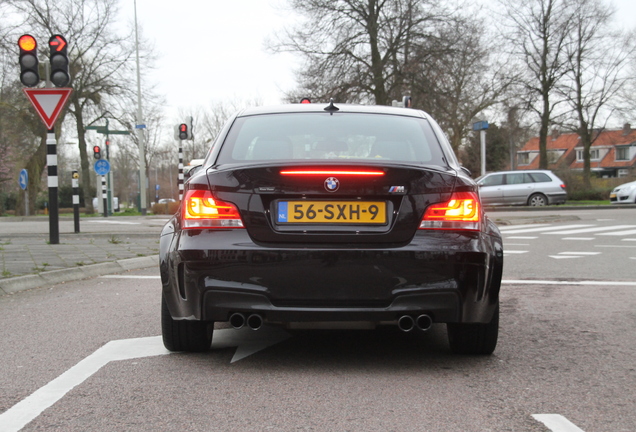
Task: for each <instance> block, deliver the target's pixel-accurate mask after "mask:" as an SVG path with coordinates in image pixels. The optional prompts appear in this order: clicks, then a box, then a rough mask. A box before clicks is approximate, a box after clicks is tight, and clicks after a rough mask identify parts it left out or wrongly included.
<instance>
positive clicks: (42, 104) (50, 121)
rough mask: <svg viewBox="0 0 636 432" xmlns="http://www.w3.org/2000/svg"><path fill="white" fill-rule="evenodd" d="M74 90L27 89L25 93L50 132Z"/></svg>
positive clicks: (62, 88) (63, 88)
mask: <svg viewBox="0 0 636 432" xmlns="http://www.w3.org/2000/svg"><path fill="white" fill-rule="evenodd" d="M72 91H73V89H72V88H66V87H61V88H41V89H32V88H25V89H24V93H26V95H27V97H28V98H29V100H30V101H31V103H32V104H33V107H34V108H35V110H36V111H37V112H38V114H39V115H40V118H41V119H42V121H43V122H44V124H45V125H46V128H47V129H48V130H51V129H53V126H55V122H56V121H57V118H58V116H59V115H60V113H61V112H62V109H63V108H64V105H66V101H68V97H69V96H70V95H71V92H72Z"/></svg>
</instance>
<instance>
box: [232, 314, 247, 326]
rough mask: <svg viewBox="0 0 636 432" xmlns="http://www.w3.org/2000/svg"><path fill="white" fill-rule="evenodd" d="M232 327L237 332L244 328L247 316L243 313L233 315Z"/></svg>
mask: <svg viewBox="0 0 636 432" xmlns="http://www.w3.org/2000/svg"><path fill="white" fill-rule="evenodd" d="M230 325H231V326H232V327H234V328H235V329H236V330H238V329H240V328H242V327H243V326H244V325H245V316H244V315H243V314H242V313H238V312H237V313H233V314H232V315H231V316H230Z"/></svg>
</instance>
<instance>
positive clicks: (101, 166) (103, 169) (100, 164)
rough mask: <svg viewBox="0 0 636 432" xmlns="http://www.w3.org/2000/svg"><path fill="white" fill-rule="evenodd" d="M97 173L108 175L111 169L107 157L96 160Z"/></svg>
mask: <svg viewBox="0 0 636 432" xmlns="http://www.w3.org/2000/svg"><path fill="white" fill-rule="evenodd" d="M94 168H95V173H96V174H97V175H102V176H103V175H106V174H108V172H109V171H110V163H109V162H108V161H107V160H106V159H99V160H97V161H95V165H94Z"/></svg>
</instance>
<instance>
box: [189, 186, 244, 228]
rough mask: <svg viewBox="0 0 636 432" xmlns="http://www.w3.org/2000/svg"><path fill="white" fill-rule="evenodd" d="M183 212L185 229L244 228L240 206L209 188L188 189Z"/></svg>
mask: <svg viewBox="0 0 636 432" xmlns="http://www.w3.org/2000/svg"><path fill="white" fill-rule="evenodd" d="M181 214H182V217H183V228H184V229H214V228H243V221H242V220H241V215H240V214H239V211H238V208H236V206H235V205H234V204H232V203H228V202H224V201H220V200H218V199H216V198H214V195H212V192H210V191H207V190H189V191H186V193H185V196H184V198H183V204H182V211H181Z"/></svg>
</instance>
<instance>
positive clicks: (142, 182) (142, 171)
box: [134, 0, 147, 216]
mask: <svg viewBox="0 0 636 432" xmlns="http://www.w3.org/2000/svg"><path fill="white" fill-rule="evenodd" d="M134 3H135V50H136V57H137V125H136V126H135V129H137V138H138V140H139V193H140V195H141V197H140V198H141V201H140V207H141V208H140V211H141V214H142V216H145V215H146V212H147V200H146V146H145V143H144V131H143V130H144V129H145V127H146V125H145V124H143V114H142V111H141V73H140V71H139V32H138V30H137V0H135V2H134Z"/></svg>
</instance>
